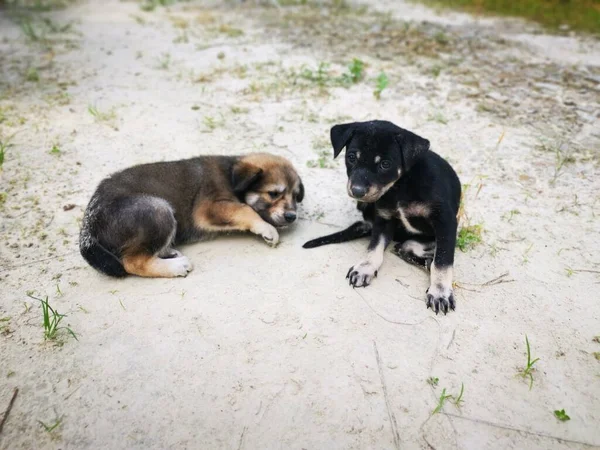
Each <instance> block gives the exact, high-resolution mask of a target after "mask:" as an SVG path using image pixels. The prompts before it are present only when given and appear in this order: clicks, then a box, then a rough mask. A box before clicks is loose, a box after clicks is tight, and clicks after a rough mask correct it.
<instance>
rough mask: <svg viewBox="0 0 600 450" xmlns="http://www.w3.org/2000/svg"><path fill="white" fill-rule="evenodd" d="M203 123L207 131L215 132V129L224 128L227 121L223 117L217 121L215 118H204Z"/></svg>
mask: <svg viewBox="0 0 600 450" xmlns="http://www.w3.org/2000/svg"><path fill="white" fill-rule="evenodd" d="M203 122H204V126H205V127H206V129H207V131H209V132H210V131H213V130H214V129H215V128H217V127H220V126H222V125H223V124H224V123H225V120H224V119H223V116H221V118H220V119H217V118H215V117H213V116H204V119H203Z"/></svg>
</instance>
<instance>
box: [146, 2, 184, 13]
mask: <svg viewBox="0 0 600 450" xmlns="http://www.w3.org/2000/svg"><path fill="white" fill-rule="evenodd" d="M176 1H177V0H146V1H144V2H143V3H141V4H140V9H141V10H142V11H146V12H151V11H154V10H155V9H156V8H157V7H158V6H169V5H172V4H173V3H175V2H176Z"/></svg>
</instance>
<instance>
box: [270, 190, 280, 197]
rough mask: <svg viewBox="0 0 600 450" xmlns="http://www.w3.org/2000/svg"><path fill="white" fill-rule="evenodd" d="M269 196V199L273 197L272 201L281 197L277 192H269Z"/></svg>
mask: <svg viewBox="0 0 600 450" xmlns="http://www.w3.org/2000/svg"><path fill="white" fill-rule="evenodd" d="M268 194H269V197H271V198H272V199H276V198H277V197H279V192H277V191H269V192H268Z"/></svg>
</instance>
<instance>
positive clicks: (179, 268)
mask: <svg viewBox="0 0 600 450" xmlns="http://www.w3.org/2000/svg"><path fill="white" fill-rule="evenodd" d="M180 254H181V253H180ZM165 262H167V263H168V264H169V269H170V270H171V274H172V276H173V277H186V276H187V274H188V273H190V272H191V271H192V270H193V269H194V266H193V265H192V263H191V262H190V260H189V259H187V257H185V256H179V257H176V258H169V259H166V260H165Z"/></svg>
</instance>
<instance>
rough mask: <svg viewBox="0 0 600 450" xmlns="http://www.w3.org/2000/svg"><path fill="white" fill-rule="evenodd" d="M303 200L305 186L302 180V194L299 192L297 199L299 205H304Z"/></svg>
mask: <svg viewBox="0 0 600 450" xmlns="http://www.w3.org/2000/svg"><path fill="white" fill-rule="evenodd" d="M302 200H304V184H303V183H302V180H300V192H298V196H297V197H296V201H297V202H298V203H302Z"/></svg>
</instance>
